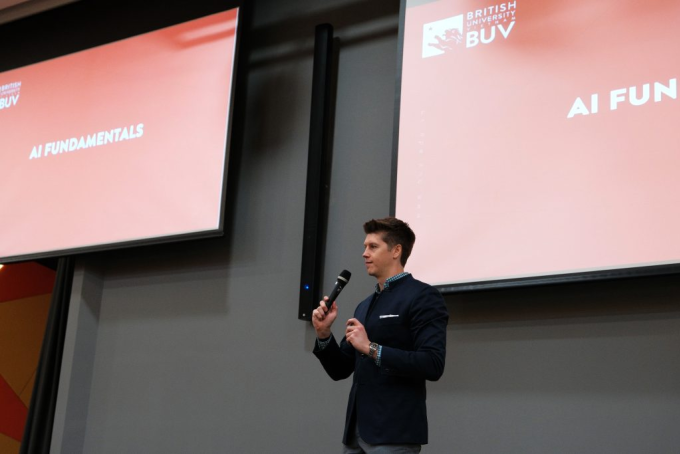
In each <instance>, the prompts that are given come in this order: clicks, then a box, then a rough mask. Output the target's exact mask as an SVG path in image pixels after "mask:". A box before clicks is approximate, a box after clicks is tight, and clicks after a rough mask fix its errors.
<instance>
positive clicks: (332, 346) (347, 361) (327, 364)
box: [314, 336, 355, 381]
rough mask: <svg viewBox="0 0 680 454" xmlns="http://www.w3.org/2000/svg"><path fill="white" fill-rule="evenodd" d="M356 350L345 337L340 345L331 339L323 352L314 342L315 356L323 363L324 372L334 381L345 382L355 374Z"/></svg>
mask: <svg viewBox="0 0 680 454" xmlns="http://www.w3.org/2000/svg"><path fill="white" fill-rule="evenodd" d="M354 354H355V350H354V348H353V347H352V346H351V345H350V344H349V343H348V342H347V340H346V339H345V338H344V337H343V338H342V341H340V345H338V342H337V341H336V340H335V336H333V337H332V338H331V342H330V343H329V344H328V345H327V346H326V348H324V349H323V350H320V349H319V344H318V342H316V341H314V355H315V356H316V357H317V358H318V359H319V361H321V365H322V366H323V368H324V370H325V371H326V373H327V374H328V376H329V377H331V378H332V379H333V380H336V381H337V380H343V379H345V378H347V377H349V376H350V375H352V372H354V364H355V363H354V361H355V357H354Z"/></svg>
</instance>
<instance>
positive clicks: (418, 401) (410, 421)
mask: <svg viewBox="0 0 680 454" xmlns="http://www.w3.org/2000/svg"><path fill="white" fill-rule="evenodd" d="M354 318H356V319H357V320H359V321H360V322H361V323H362V324H363V325H364V327H365V328H366V333H367V334H368V338H369V339H370V340H371V342H376V343H378V344H379V345H382V347H383V348H382V355H381V366H380V367H378V366H377V365H376V364H375V361H374V360H373V359H372V358H370V357H368V356H365V355H362V354H360V353H358V352H357V351H356V350H354V347H352V345H351V344H349V343H348V342H347V340H346V339H345V338H343V339H342V341H341V342H340V344H339V345H338V343H337V342H336V341H335V340H332V341H331V343H330V344H329V345H328V346H326V348H324V349H323V350H319V348H318V345H316V346H315V348H314V354H315V355H316V357H317V358H318V359H319V360H320V361H321V364H322V365H323V367H324V369H325V370H326V372H327V373H328V375H329V376H330V377H331V378H332V379H333V380H342V379H345V378H347V377H349V376H350V375H352V373H354V378H353V383H352V389H351V391H350V395H349V402H348V404H347V415H346V418H345V433H344V436H343V443H345V444H347V443H348V435H349V433H348V431H349V430H350V429H351V427H352V423H353V422H354V421H356V423H357V425H358V429H359V434H360V435H361V438H362V439H363V440H364V441H366V442H367V443H370V444H395V443H396V444H426V443H427V410H426V406H425V400H426V391H425V381H426V380H438V379H439V377H441V376H442V373H443V372H444V361H445V357H446V325H447V323H448V319H449V314H448V311H447V309H446V304H445V303H444V298H443V297H442V296H441V294H440V293H439V291H438V290H437V289H435V288H434V287H432V286H430V285H428V284H425V283H423V282H420V281H418V280H416V279H414V278H413V277H412V276H411V275H408V276H405V277H403V278H401V279H399V280H397V281H395V282H393V283H391V284H390V285H389V286H388V288H386V289H385V290H383V291H382V292H381V293H380V294H377V295H376V294H373V295H371V296H369V297H368V298H366V299H365V300H364V301H362V302H361V303H360V304H359V306H357V308H356V310H355V311H354Z"/></svg>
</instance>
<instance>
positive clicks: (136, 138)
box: [0, 8, 238, 263]
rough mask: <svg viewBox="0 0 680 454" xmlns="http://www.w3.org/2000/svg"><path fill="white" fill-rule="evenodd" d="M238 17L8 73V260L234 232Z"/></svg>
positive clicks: (227, 15) (3, 102) (4, 236)
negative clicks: (230, 177)
mask: <svg viewBox="0 0 680 454" xmlns="http://www.w3.org/2000/svg"><path fill="white" fill-rule="evenodd" d="M237 16H238V9H237V8H236V9H232V10H229V11H225V12H221V13H217V14H213V15H209V16H206V17H203V18H200V19H196V20H192V21H189V22H185V23H182V24H179V25H174V26H171V27H167V28H163V29H160V30H156V31H153V32H150V33H146V34H142V35H138V36H134V37H131V38H128V39H125V40H122V41H117V42H114V43H111V44H107V45H104V46H100V47H95V48H92V49H88V50H85V51H81V52H77V53H74V54H70V55H66V56H63V57H60V58H55V59H52V60H48V61H44V62H40V63H36V64H33V65H30V66H25V67H21V68H18V69H13V70H10V71H6V72H3V73H0V142H1V143H2V145H1V146H0V169H2V178H0V209H1V210H2V219H1V220H0V263H2V262H12V261H18V260H25V259H33V258H42V257H47V256H55V255H60V254H63V253H65V251H81V250H92V249H97V248H106V247H113V246H116V245H132V244H138V243H140V242H142V243H144V242H154V241H163V240H168V239H173V238H185V237H187V236H192V235H203V236H208V235H215V234H219V233H220V232H221V229H222V217H223V216H222V211H223V207H224V192H225V191H224V188H225V179H226V175H225V171H226V166H227V157H228V153H227V143H228V136H229V120H230V109H231V98H232V81H233V77H234V55H235V47H236V27H237Z"/></svg>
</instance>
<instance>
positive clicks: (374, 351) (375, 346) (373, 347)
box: [368, 342, 378, 359]
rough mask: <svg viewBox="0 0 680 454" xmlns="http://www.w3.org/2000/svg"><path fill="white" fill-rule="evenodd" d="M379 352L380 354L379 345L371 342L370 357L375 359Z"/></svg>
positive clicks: (369, 347) (369, 346)
mask: <svg viewBox="0 0 680 454" xmlns="http://www.w3.org/2000/svg"><path fill="white" fill-rule="evenodd" d="M377 352H378V344H376V343H375V342H371V343H370V344H368V356H370V357H371V358H373V359H375V356H376V354H377Z"/></svg>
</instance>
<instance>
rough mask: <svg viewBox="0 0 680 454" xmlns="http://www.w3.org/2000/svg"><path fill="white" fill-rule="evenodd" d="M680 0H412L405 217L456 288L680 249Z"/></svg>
mask: <svg viewBox="0 0 680 454" xmlns="http://www.w3.org/2000/svg"><path fill="white" fill-rule="evenodd" d="M679 15H680V3H679V2H672V1H663V0H649V1H646V2H631V1H623V2H622V1H618V0H598V1H592V0H573V1H570V2H564V1H554V0H548V1H529V0H516V1H506V2H493V1H487V2H480V1H478V0H474V1H472V0H440V1H423V0H420V1H408V2H407V9H406V19H405V29H404V30H405V34H404V53H403V73H402V90H401V106H400V119H399V142H398V172H397V188H396V216H398V217H400V218H403V219H405V220H407V221H408V222H410V223H411V225H412V226H413V228H414V230H415V232H416V234H417V235H418V238H417V241H416V244H417V246H416V248H415V249H414V254H413V256H412V258H411V259H410V260H409V269H410V271H412V272H413V273H414V275H415V276H416V277H418V278H419V279H423V280H425V281H428V282H431V283H435V284H440V285H446V284H456V283H471V282H485V281H486V282H488V281H493V280H499V279H509V278H521V277H534V276H551V275H557V274H568V273H574V272H584V271H594V270H611V269H620V268H629V267H641V266H648V265H658V264H669V263H678V262H680V241H679V240H678V232H680V210H679V209H678V207H679V206H680V177H679V176H678V175H679V172H680V127H679V126H678V125H680V102H679V101H678V77H680V60H678V58H677V57H676V56H675V49H677V48H678V46H680V28H678V26H677V17H678V16H679Z"/></svg>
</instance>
